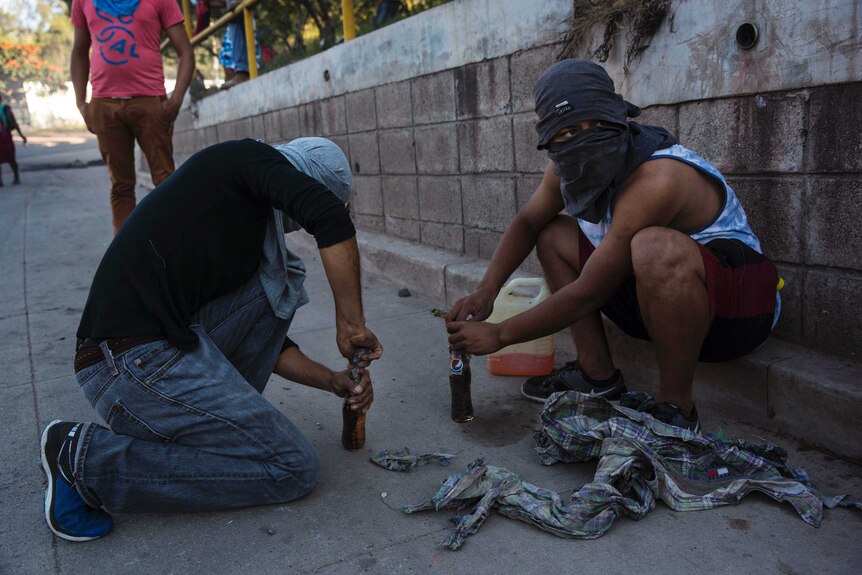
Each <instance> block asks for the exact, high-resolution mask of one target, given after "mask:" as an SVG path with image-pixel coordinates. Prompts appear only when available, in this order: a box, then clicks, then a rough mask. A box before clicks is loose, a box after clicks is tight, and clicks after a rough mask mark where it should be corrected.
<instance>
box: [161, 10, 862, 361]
mask: <svg viewBox="0 0 862 575" xmlns="http://www.w3.org/2000/svg"><path fill="white" fill-rule="evenodd" d="M482 1H484V0H476V2H477V3H478V4H481V2H482ZM824 1H826V2H827V3H828V2H832V0H824ZM769 2H772V0H769ZM557 3H558V4H560V6H559V10H560V11H562V10H563V5H567V6H570V4H569V3H568V2H562V0H560V2H557ZM504 4H505V5H511V8H500V9H501V10H509V9H511V10H515V9H516V8H515V7H516V6H520V5H518V4H517V3H516V2H514V1H509V0H506V2H504V3H503V4H501V5H500V6H503V5H504ZM702 4H703V3H699V2H689V3H681V4H679V5H678V6H677V7H675V8H674V10H675V18H676V22H678V23H679V22H680V21H686V22H688V21H689V20H690V21H691V22H692V24H691V26H692V29H691V30H688V29H686V28H677V29H676V30H674V29H670V30H664V28H663V29H662V30H660V31H659V33H658V34H657V36H656V38H654V40H653V42H652V44H651V51H650V52H649V53H645V54H644V56H643V58H642V60H640V61H639V66H640V67H642V69H643V70H644V71H643V73H639V72H638V71H635V72H634V73H632V74H630V75H628V76H625V77H621V76H620V74H621V72H620V70H619V68H620V66H619V62H617V61H615V60H614V59H613V58H612V60H611V61H609V62H608V69H609V72H610V73H611V75H612V77H614V78H615V80H616V81H617V84H618V86H619V87H620V89H622V90H624V91H626V90H628V92H627V96H628V97H629V98H630V99H632V100H633V101H634V102H635V103H638V104H640V105H642V107H643V108H644V114H643V116H642V117H641V118H640V121H642V122H643V123H653V124H657V125H663V126H665V127H667V128H668V129H670V130H671V131H672V132H674V133H676V134H677V135H678V136H679V139H680V141H681V142H682V143H683V144H684V145H686V146H688V147H690V148H692V149H693V150H695V151H696V152H698V153H699V154H701V155H703V156H704V157H706V158H707V159H709V160H710V161H712V162H713V163H715V164H716V165H717V166H718V167H719V169H721V170H722V171H723V172H724V173H725V175H726V176H727V177H728V179H729V181H730V182H731V185H732V186H733V187H734V188H735V189H736V191H737V193H738V195H739V196H740V198H741V200H742V203H743V205H744V206H745V208H746V210H747V212H748V214H749V218H750V220H751V224H752V227H753V228H754V230H755V232H756V233H757V234H758V235H759V236H760V238H761V241H762V243H763V246H764V249H765V251H766V253H767V254H768V255H769V256H770V257H772V258H773V259H774V260H776V261H777V262H778V263H779V267H780V270H781V275H782V277H783V278H784V279H785V281H786V287H785V289H784V291H783V313H782V317H781V320H780V322H779V324H778V326H777V330H776V335H777V336H778V337H780V338H784V339H786V340H789V341H793V342H797V343H801V344H803V345H805V346H808V347H812V348H816V349H819V350H823V351H826V352H828V353H833V354H837V355H841V356H844V357H850V358H857V359H858V358H860V357H862V312H860V311H859V310H860V309H862V295H860V294H862V289H860V288H862V228H860V222H862V202H860V200H862V183H860V182H862V177H860V175H862V174H860V172H862V136H860V134H859V132H858V127H857V125H858V119H859V118H862V82H860V81H859V80H860V77H862V74H860V73H859V72H858V71H857V70H856V69H855V68H852V67H848V66H846V65H845V66H844V68H841V67H840V66H838V65H837V64H835V62H838V60H836V58H838V56H836V55H834V54H833V55H832V56H829V58H831V60H829V61H830V62H833V60H834V62H833V64H835V70H843V71H840V73H839V72H835V73H833V74H832V79H833V82H832V83H830V82H824V80H823V79H822V78H821V77H819V76H818V77H814V76H812V77H810V78H808V77H805V78H803V80H805V82H808V84H807V85H801V86H799V85H797V84H793V82H798V81H797V80H794V79H793V78H791V77H789V76H784V75H778V74H777V73H774V70H773V69H779V68H780V69H783V68H782V67H781V66H786V65H787V63H786V62H785V63H784V64H782V62H781V61H778V60H781V58H785V59H786V58H790V57H793V58H796V57H797V56H798V55H794V54H795V53H793V54H790V55H786V54H785V55H778V54H773V55H772V56H771V57H770V58H765V57H764V55H763V54H757V53H754V52H750V53H744V54H738V53H736V52H733V51H732V48H731V47H728V46H725V45H724V44H721V46H720V47H721V50H723V51H725V52H727V54H726V56H724V57H726V59H727V61H728V62H741V64H740V66H742V67H743V68H744V69H746V70H749V71H751V73H750V74H748V75H746V76H740V77H737V80H736V84H734V85H729V84H727V82H726V78H725V75H724V74H718V71H717V69H716V70H710V69H708V68H706V69H705V68H702V67H694V68H691V69H692V70H698V72H697V73H698V74H701V76H699V77H698V81H697V86H699V87H700V88H699V90H700V91H699V92H692V91H691V90H690V88H691V86H690V85H688V84H685V82H683V84H685V85H682V84H680V82H682V80H680V79H679V77H678V74H677V75H676V76H674V75H672V74H671V75H667V74H670V72H668V71H667V70H665V69H664V68H662V66H663V65H664V64H662V62H663V61H664V60H663V59H666V58H668V57H669V56H668V55H669V54H670V55H673V54H676V53H677V52H676V50H678V45H679V42H680V41H684V38H680V37H679V34H681V33H683V32H686V33H689V34H690V35H692V37H699V36H697V34H698V33H699V32H698V30H697V29H695V27H696V26H701V27H707V28H708V27H709V26H716V25H717V24H715V23H710V22H705V23H700V20H698V19H697V18H693V15H694V13H695V12H697V11H698V10H699V8H698V6H701V5H702ZM772 4H774V6H775V9H776V10H783V9H785V8H784V5H783V4H780V3H772ZM772 4H770V5H772ZM746 5H747V4H746ZM469 6H470V2H459V3H450V4H448V5H445V7H443V8H442V9H443V10H453V11H454V10H462V9H467V8H468V7H469ZM548 6H550V4H549V5H548ZM799 6H800V9H804V7H805V6H806V5H805V4H804V3H800V4H799ZM517 9H520V8H517ZM716 10H718V9H716ZM722 10H723V9H722ZM433 12H434V11H431V12H429V13H427V14H425V15H423V16H422V17H427V19H428V20H429V21H430V20H431V19H432V18H433V17H434V14H433ZM719 12H720V10H718V12H716V13H715V14H712V13H707V14H705V15H707V16H715V18H716V19H717V20H719V21H722V20H723V19H726V15H722V13H719ZM560 13H562V12H560ZM688 13H691V14H689V15H691V16H692V18H688V16H686V14H688ZM735 17H736V16H734V18H735ZM800 17H801V16H800ZM437 18H438V19H441V17H440V16H437ZM751 18H754V19H756V18H755V17H754V16H752V17H751ZM836 18H837V16H836ZM409 20H413V19H409ZM511 20H512V21H515V20H516V19H515V18H512V19H511ZM442 21H444V22H445V21H447V17H446V16H445V14H443V17H442ZM405 22H409V21H405ZM477 26H478V27H481V28H482V30H483V31H486V30H487V31H489V32H488V33H495V32H494V30H496V29H495V28H494V27H492V26H491V27H487V26H485V27H483V26H482V24H481V22H477ZM836 26H838V24H836ZM839 28H840V26H839V27H838V28H835V29H836V33H838V31H840V30H839ZM776 30H777V31H776ZM799 30H803V29H802V28H788V29H787V31H785V32H782V29H781V28H776V29H775V30H774V32H775V34H782V33H786V34H796V33H802V32H799ZM804 30H807V29H804ZM804 30H803V31H804ZM848 30H849V32H847V34H850V36H848V38H849V40H848V41H849V42H850V43H851V44H853V43H855V44H854V45H858V44H859V40H858V38H857V37H856V36H853V34H858V31H857V32H854V31H853V30H850V29H848ZM397 32H398V29H397V27H394V26H393V27H387V29H384V30H382V31H380V32H378V33H375V34H389V33H391V34H397ZM496 33H499V34H501V35H503V36H504V37H506V38H511V37H512V36H511V34H509V35H506V30H499V31H498V32H496ZM805 33H806V34H807V33H808V32H805ZM812 33H813V32H812ZM375 34H371V35H368V38H370V39H369V40H368V42H371V41H372V40H373V38H372V37H374V36H375ZM476 34H478V31H477V32H476ZM468 36H469V37H470V38H471V40H470V41H472V42H474V43H476V44H479V43H481V45H482V46H494V45H495V44H494V42H491V41H488V42H481V41H480V39H477V38H474V37H473V36H470V35H468ZM421 37H422V38H423V39H424V38H426V37H428V38H434V37H435V36H434V35H433V34H431V35H424V34H423V35H422V36H421ZM364 38H365V37H363V38H360V39H359V41H363V40H364ZM715 38H716V42H719V41H720V40H721V37H720V36H718V35H716V36H715ZM804 40H805V38H795V37H790V36H788V37H787V38H783V39H782V41H783V42H784V43H796V44H797V45H800V46H802V45H806V44H805V43H804ZM381 42H382V43H386V42H389V40H386V39H382V40H379V41H378V43H381ZM392 42H395V40H393V41H392ZM770 42H772V43H775V40H770ZM381 45H383V44H381ZM386 45H389V44H386ZM395 45H396V44H394V43H393V44H392V46H395ZM357 46H361V44H359V43H357ZM769 46H771V44H769V45H767V47H769ZM442 48H448V45H447V46H444V47H441V49H442ZM333 50H336V49H333ZM345 50H346V49H342V51H341V52H339V53H338V54H336V55H333V56H332V58H330V59H329V60H326V61H324V64H326V63H328V65H329V66H330V67H332V66H335V65H336V64H335V62H336V60H337V58H336V56H338V58H342V59H343V58H345V57H347V56H346V55H347V52H346V51H345ZM653 50H654V51H655V52H653ZM501 52H503V53H499V54H497V55H495V56H493V57H485V58H484V59H481V60H480V61H469V59H466V60H463V61H461V62H459V63H458V64H457V65H454V66H452V65H449V63H450V60H445V61H441V62H440V63H439V64H435V65H433V66H432V65H431V64H430V63H429V62H430V60H422V59H421V58H420V60H419V62H421V64H419V65H418V67H417V68H416V71H414V72H410V73H408V72H405V73H404V74H403V76H405V77H399V78H398V79H396V80H395V81H382V80H381V81H380V83H379V85H372V86H368V85H367V84H368V83H367V82H366V81H365V79H364V78H360V79H358V80H354V84H355V89H354V88H352V87H351V86H354V84H349V83H348V82H347V81H346V80H345V85H344V86H343V87H342V88H341V90H340V91H339V90H336V88H337V87H336V86H335V85H333V86H331V87H330V88H326V87H324V89H323V91H324V92H326V93H327V94H330V95H325V96H324V97H320V98H317V99H312V100H311V101H302V100H301V99H300V100H298V101H296V102H292V103H288V104H285V103H284V102H285V100H283V99H282V100H278V99H276V98H275V97H274V96H273V97H271V98H270V97H269V96H267V95H268V94H270V93H271V92H274V91H275V92H277V90H274V88H272V86H270V85H269V84H267V85H265V84H266V81H267V77H266V76H265V77H263V78H261V79H258V80H256V82H260V84H259V85H260V86H262V88H260V90H258V91H259V92H260V93H262V94H263V95H264V96H266V97H267V98H269V100H267V101H268V102H269V103H268V104H266V105H261V106H256V105H249V106H248V109H249V110H251V111H249V112H243V113H235V114H233V115H229V114H227V113H226V112H225V106H226V105H227V104H231V103H232V105H233V106H234V107H235V108H236V109H237V110H240V109H244V108H243V106H242V105H241V104H242V103H243V102H249V103H250V104H253V103H254V102H255V101H257V100H256V99H258V100H259V99H261V98H264V96H260V95H259V94H258V91H256V90H255V89H254V84H255V83H254V82H249V83H247V84H245V85H243V86H240V87H238V88H234V89H232V90H230V91H229V92H227V93H226V94H220V95H218V96H215V97H213V98H211V99H207V100H211V103H210V102H207V100H204V101H203V103H202V104H200V105H198V107H197V108H195V106H192V107H191V108H185V109H184V110H183V112H182V114H181V115H180V117H179V118H178V121H177V124H176V127H175V138H174V146H175V153H176V158H177V161H178V163H179V162H182V161H183V160H184V159H185V158H187V157H188V156H189V155H191V154H192V153H194V152H195V151H196V150H199V149H200V148H203V147H205V146H207V145H211V144H214V143H216V142H220V141H224V140H229V139H234V138H242V137H255V138H259V139H262V140H264V141H267V142H271V143H275V142H278V141H283V140H289V139H292V138H295V137H299V136H309V135H324V136H327V137H330V138H331V139H333V140H334V141H335V142H336V143H337V144H338V145H339V146H341V147H342V149H343V150H344V151H345V153H346V154H347V155H348V157H349V159H350V163H351V166H352V167H353V171H354V177H355V188H354V196H353V198H352V201H351V210H352V213H353V216H354V220H355V222H356V224H357V226H358V227H359V228H361V229H364V230H368V231H371V232H378V233H385V234H388V235H391V236H394V237H397V238H402V239H406V240H410V241H413V242H416V243H418V244H424V245H426V246H429V247H434V248H442V249H445V250H448V251H450V252H454V253H456V254H461V255H465V256H470V257H476V258H480V259H488V258H490V256H491V254H492V253H493V250H494V248H495V246H496V245H497V242H498V241H499V238H500V236H501V234H502V232H503V231H504V230H505V228H506V226H507V225H508V223H509V222H510V221H511V219H512V218H513V216H514V215H515V213H516V212H517V210H518V209H519V208H520V207H522V206H523V205H524V203H525V202H526V201H527V200H528V199H529V197H530V195H531V194H532V192H533V190H534V189H535V188H536V186H537V184H538V182H539V181H540V178H541V174H542V171H543V169H544V167H545V164H546V158H545V157H544V155H543V154H542V153H540V152H538V151H536V149H535V132H534V129H533V121H534V115H533V111H532V106H533V98H532V90H533V85H534V83H535V80H536V79H537V78H538V76H539V75H540V74H541V72H542V71H544V69H545V68H547V66H549V65H550V64H551V63H553V62H554V61H555V58H556V56H557V54H558V52H559V46H558V45H556V44H554V43H553V42H547V41H546V42H541V41H534V42H533V44H532V45H531V46H528V47H526V48H522V49H517V50H501ZM384 53H385V52H384ZM442 53H443V54H448V53H449V52H446V51H445V50H444V51H443V52H442ZM828 53H829V52H822V51H818V52H816V54H813V55H808V56H805V55H804V54H803V55H799V58H803V59H804V58H807V57H809V56H810V57H815V56H816V57H818V58H821V59H822V58H823V57H825V56H823V54H828ZM326 54H327V53H324V54H322V55H320V58H326V57H327V56H326ZM782 54H783V53H782ZM788 54H789V53H788ZM839 55H840V54H839ZM353 57H354V58H357V59H361V58H363V56H362V54H361V53H360V54H359V55H356V56H353ZM423 57H424V53H423ZM310 60H312V61H311V62H309V63H308V64H307V65H305V64H303V63H300V64H299V65H296V66H300V67H302V66H303V65H304V66H305V67H306V68H310V67H312V65H313V64H314V62H315V61H314V59H310ZM617 60H618V58H617ZM357 61H358V60H357ZM842 62H843V61H842ZM348 64H349V62H348V63H345V64H344V66H345V67H349V66H348ZM679 64H680V66H682V64H684V62H680V63H679ZM743 64H744V66H743ZM845 64H846V63H845ZM842 65H843V64H842ZM369 66H370V64H369ZM320 67H322V66H317V68H320ZM758 67H760V68H758ZM293 68H294V66H291V67H289V68H288V69H286V71H285V78H289V79H290V80H291V82H292V81H293V80H294V79H296V78H299V79H302V78H304V77H305V76H309V74H310V72H305V71H304V69H303V70H299V71H297V70H292V69H293ZM428 69H430V71H429V72H428V73H421V70H428ZM761 69H762V70H763V73H761V74H759V75H758V74H755V72H756V71H758V70H761ZM369 70H370V71H369V74H374V73H375V70H374V69H373V68H369ZM770 70H772V71H773V72H771V73H772V76H769V75H768V74H767V72H769V71H770ZM279 72H281V71H279ZM377 73H378V74H380V75H381V77H385V76H384V75H382V74H383V72H379V71H378V72H377ZM660 73H663V74H666V75H665V76H661V74H660ZM812 73H813V69H812ZM274 74H277V73H274ZM716 74H717V75H716ZM818 74H819V72H818ZM267 76H270V75H267ZM749 76H750V77H751V78H756V79H757V82H755V83H753V84H752V83H750V82H749ZM661 77H665V78H667V81H662V80H661V79H660V78H661ZM273 78H274V79H273V81H272V82H270V84H272V85H280V86H288V85H292V84H290V83H285V81H283V80H278V79H277V76H275V75H273ZM638 78H640V79H641V80H642V81H636V80H637V79H638ZM718 80H721V82H719V81H718ZM333 81H334V80H333ZM752 81H753V80H752ZM799 81H801V80H799ZM316 82H318V83H319V82H320V80H319V79H317V80H316ZM746 82H749V83H746ZM294 83H295V82H294ZM668 84H669V85H672V87H671V86H669V85H668ZM686 86H688V87H686ZM627 87H628V88H627ZM761 87H762V88H763V89H762V90H761V89H760V88H761ZM291 89H293V90H296V87H295V86H294V87H293V88H291ZM327 90H328V92H327ZM686 90H688V91H686ZM320 91H321V88H320V87H319V86H318V85H317V84H313V85H312V84H310V85H309V93H317V92H320ZM629 92H631V93H629ZM673 93H676V94H682V96H681V97H680V98H679V99H678V100H676V101H670V102H668V101H667V100H668V94H673ZM234 96H236V97H234ZM220 98H221V100H220ZM264 99H266V98H264ZM255 106H256V107H255ZM206 110H209V111H210V112H211V115H210V116H206V115H205V114H206V113H207V112H205V111H206ZM195 114H199V115H198V116H195ZM214 117H223V118H230V119H225V120H224V121H218V122H217V123H215V124H214V125H207V123H211V122H212V119H211V118H214ZM522 269H523V271H526V272H532V273H538V272H539V271H540V270H539V266H538V262H537V261H536V259H535V257H534V256H531V257H530V258H529V259H528V261H527V262H525V265H524V266H523V268H522Z"/></svg>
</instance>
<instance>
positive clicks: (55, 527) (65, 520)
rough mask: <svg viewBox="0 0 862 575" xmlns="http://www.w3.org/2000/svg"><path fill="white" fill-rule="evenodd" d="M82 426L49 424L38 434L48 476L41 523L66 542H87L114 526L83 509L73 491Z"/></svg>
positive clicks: (105, 517) (92, 510)
mask: <svg viewBox="0 0 862 575" xmlns="http://www.w3.org/2000/svg"><path fill="white" fill-rule="evenodd" d="M82 427H83V424H81V423H73V422H71V421H60V420H59V419H57V420H55V421H52V422H51V423H49V424H48V427H46V428H45V431H43V432H42V469H44V470H45V475H47V476H48V489H47V490H46V491H45V520H46V521H47V522H48V528H49V529H51V531H53V532H54V534H55V535H57V536H58V537H62V538H63V539H66V540H68V541H90V540H91V539H96V538H98V537H101V536H102V535H105V534H106V533H107V532H108V531H110V530H111V527H112V526H113V525H114V521H113V519H111V516H110V515H108V514H107V513H105V512H104V511H102V510H101V509H96V508H94V507H90V506H89V505H87V502H86V501H84V499H83V498H82V497H81V495H80V494H79V493H78V490H77V489H75V480H74V476H73V468H74V457H75V450H76V448H77V446H78V440H79V439H80V437H79V432H80V431H81V429H82Z"/></svg>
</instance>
